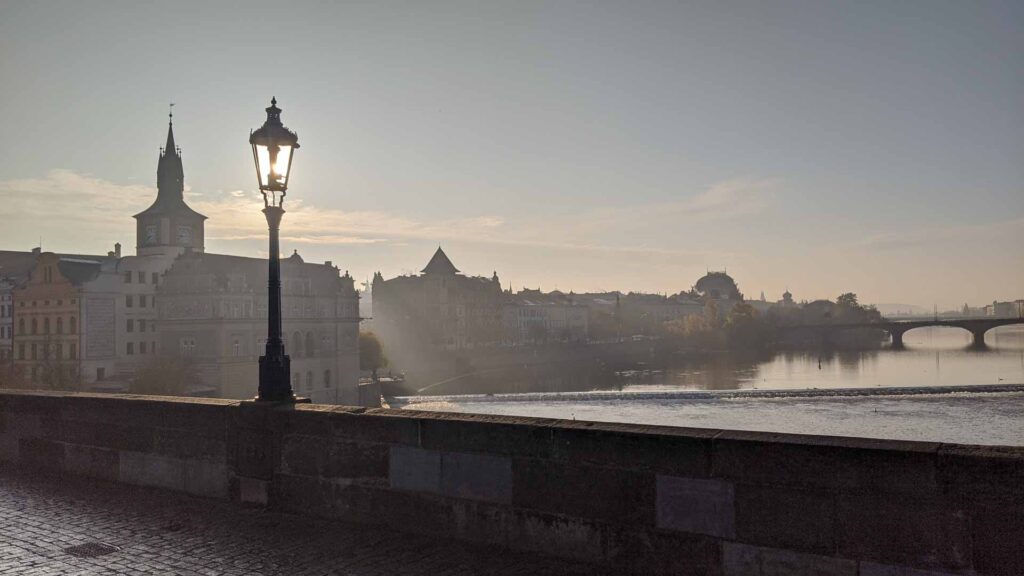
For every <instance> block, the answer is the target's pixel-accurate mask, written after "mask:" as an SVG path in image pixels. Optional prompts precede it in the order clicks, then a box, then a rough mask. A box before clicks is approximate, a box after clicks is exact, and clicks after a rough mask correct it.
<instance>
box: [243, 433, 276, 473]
mask: <svg viewBox="0 0 1024 576" xmlns="http://www.w3.org/2000/svg"><path fill="white" fill-rule="evenodd" d="M274 442H275V439H274V437H273V436H271V434H270V433H269V432H267V431H266V430H257V429H251V428H241V429H239V430H238V431H237V435H236V441H235V457H234V465H235V473H236V474H238V475H239V476H245V477H247V478H260V479H263V480H270V479H271V477H272V476H273V474H274V466H275V464H276V463H277V459H276V458H275V457H274V455H275V452H276V450H275V444H274Z"/></svg>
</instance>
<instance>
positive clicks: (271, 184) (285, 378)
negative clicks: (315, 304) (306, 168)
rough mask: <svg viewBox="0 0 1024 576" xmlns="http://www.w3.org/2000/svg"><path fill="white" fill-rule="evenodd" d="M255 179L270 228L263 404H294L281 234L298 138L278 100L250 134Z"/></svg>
mask: <svg viewBox="0 0 1024 576" xmlns="http://www.w3.org/2000/svg"><path fill="white" fill-rule="evenodd" d="M249 143H250V144H252V156H253V160H254V161H255V162H256V177H257V179H258V180H259V184H260V192H261V193H262V194H263V214H264V215H265V216H266V217H267V226H268V227H269V228H270V270H269V279H268V281H267V293H268V294H267V348H266V353H265V354H264V355H263V356H260V388H259V395H258V396H257V397H256V399H257V400H260V401H269V402H294V401H295V395H294V394H293V393H292V383H291V359H290V358H289V357H288V355H287V354H285V353H284V341H283V340H281V257H280V253H281V248H280V245H279V241H278V230H279V228H280V226H281V216H283V215H284V197H285V194H286V193H287V190H288V177H289V175H290V174H291V168H292V156H293V155H294V153H295V149H296V148H298V147H299V137H298V136H297V135H296V134H295V133H294V132H292V131H291V130H289V129H287V128H285V127H284V125H283V124H281V109H280V108H278V107H277V98H272V99H271V100H270V108H267V120H266V122H264V123H263V126H261V127H260V128H259V129H258V130H256V131H255V132H250V133H249Z"/></svg>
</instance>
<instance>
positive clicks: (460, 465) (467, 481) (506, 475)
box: [441, 452, 512, 503]
mask: <svg viewBox="0 0 1024 576" xmlns="http://www.w3.org/2000/svg"><path fill="white" fill-rule="evenodd" d="M441 492H442V493H443V494H444V495H446V496H452V497H455V498H469V499H471V500H485V501H489V502H501V503H510V502H512V461H511V460H510V459H509V458H507V457H502V456H485V455H482V454H465V453H460V452H442V453H441Z"/></svg>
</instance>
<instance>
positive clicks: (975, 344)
mask: <svg viewBox="0 0 1024 576" xmlns="http://www.w3.org/2000/svg"><path fill="white" fill-rule="evenodd" d="M987 331H988V330H971V335H972V336H973V337H974V338H973V340H972V341H971V348H976V349H981V348H985V347H986V345H985V332H987Z"/></svg>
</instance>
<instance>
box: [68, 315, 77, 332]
mask: <svg viewBox="0 0 1024 576" xmlns="http://www.w3.org/2000/svg"><path fill="white" fill-rule="evenodd" d="M70 321H71V330H70V332H71V333H72V334H78V320H77V319H76V318H75V317H74V316H72V317H71V318H70Z"/></svg>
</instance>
